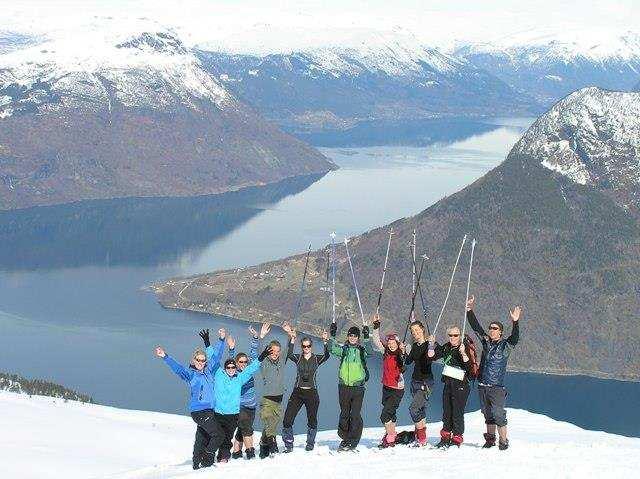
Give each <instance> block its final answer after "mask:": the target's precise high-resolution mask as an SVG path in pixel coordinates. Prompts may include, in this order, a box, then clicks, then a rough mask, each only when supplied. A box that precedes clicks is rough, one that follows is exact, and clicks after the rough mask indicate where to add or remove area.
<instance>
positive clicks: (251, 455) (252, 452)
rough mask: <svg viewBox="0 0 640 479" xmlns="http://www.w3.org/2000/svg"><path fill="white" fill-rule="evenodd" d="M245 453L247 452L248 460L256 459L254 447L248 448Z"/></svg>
mask: <svg viewBox="0 0 640 479" xmlns="http://www.w3.org/2000/svg"><path fill="white" fill-rule="evenodd" d="M244 453H245V454H246V457H247V460H251V459H255V457H256V450H255V449H254V448H253V447H249V448H247V450H246V451H244Z"/></svg>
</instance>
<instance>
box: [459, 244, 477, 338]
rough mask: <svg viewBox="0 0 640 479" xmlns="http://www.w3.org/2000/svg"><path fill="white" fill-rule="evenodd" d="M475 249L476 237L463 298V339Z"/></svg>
mask: <svg viewBox="0 0 640 479" xmlns="http://www.w3.org/2000/svg"><path fill="white" fill-rule="evenodd" d="M475 249H476V239H475V238H473V241H472V242H471V259H470V260H469V277H468V278H467V297H466V298H465V300H464V319H463V320H462V338H463V339H464V331H465V328H466V326H467V301H468V300H469V287H470V286H471V268H472V267H473V252H474V251H475Z"/></svg>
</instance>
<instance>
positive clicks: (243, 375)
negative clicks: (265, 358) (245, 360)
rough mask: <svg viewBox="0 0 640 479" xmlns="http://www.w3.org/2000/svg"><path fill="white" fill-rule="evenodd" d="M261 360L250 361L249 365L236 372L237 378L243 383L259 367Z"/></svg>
mask: <svg viewBox="0 0 640 479" xmlns="http://www.w3.org/2000/svg"><path fill="white" fill-rule="evenodd" d="M260 364H262V363H261V361H251V362H250V363H249V365H248V366H247V367H246V368H244V369H243V370H242V371H240V372H239V373H238V380H239V381H240V382H241V383H242V384H244V383H246V382H248V381H249V379H251V377H252V376H253V375H254V374H255V373H257V372H258V369H260Z"/></svg>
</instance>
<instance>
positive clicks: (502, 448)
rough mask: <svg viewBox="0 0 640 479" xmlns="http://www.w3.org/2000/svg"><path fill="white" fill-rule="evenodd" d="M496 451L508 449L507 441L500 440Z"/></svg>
mask: <svg viewBox="0 0 640 479" xmlns="http://www.w3.org/2000/svg"><path fill="white" fill-rule="evenodd" d="M498 449H500V450H501V451H506V450H507V449H509V439H505V440H504V442H503V441H502V440H500V441H498Z"/></svg>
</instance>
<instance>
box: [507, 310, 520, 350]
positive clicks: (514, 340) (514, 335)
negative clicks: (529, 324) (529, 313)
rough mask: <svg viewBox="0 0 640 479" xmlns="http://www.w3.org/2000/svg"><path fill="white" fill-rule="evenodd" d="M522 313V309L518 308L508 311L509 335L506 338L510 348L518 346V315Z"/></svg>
mask: <svg viewBox="0 0 640 479" xmlns="http://www.w3.org/2000/svg"><path fill="white" fill-rule="evenodd" d="M521 313H522V308H521V307H520V306H516V307H515V308H514V309H513V310H512V311H510V315H511V334H510V335H509V337H508V338H507V342H508V343H509V344H510V345H511V346H515V345H516V344H518V340H519V339H520V314H521Z"/></svg>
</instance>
